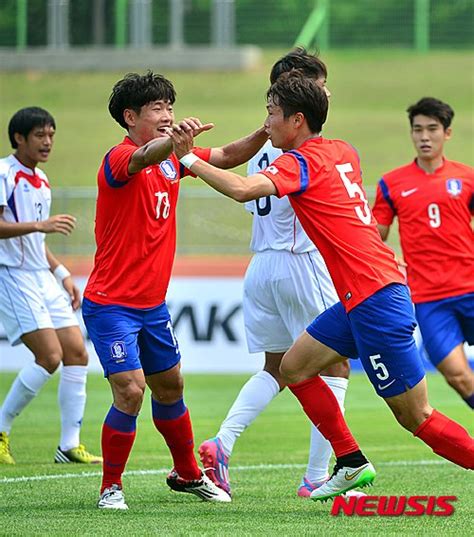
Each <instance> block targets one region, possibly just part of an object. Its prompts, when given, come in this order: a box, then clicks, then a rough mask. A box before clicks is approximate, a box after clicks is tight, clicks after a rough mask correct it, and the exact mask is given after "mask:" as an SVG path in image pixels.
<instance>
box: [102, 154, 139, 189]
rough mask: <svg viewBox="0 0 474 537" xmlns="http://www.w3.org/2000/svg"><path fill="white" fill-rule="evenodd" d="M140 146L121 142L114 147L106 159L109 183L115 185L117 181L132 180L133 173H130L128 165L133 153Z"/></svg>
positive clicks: (105, 169) (106, 175) (105, 164)
mask: <svg viewBox="0 0 474 537" xmlns="http://www.w3.org/2000/svg"><path fill="white" fill-rule="evenodd" d="M137 149H138V148H137V147H136V146H134V145H126V144H121V145H117V146H115V147H114V148H112V149H111V150H110V151H109V152H108V153H107V155H105V159H104V173H105V178H106V180H107V183H108V184H109V185H110V186H113V185H114V184H115V183H116V182H118V183H123V182H127V181H130V179H131V178H132V177H133V175H130V174H129V173H128V165H129V164H130V159H131V158H132V155H133V153H135V151H136V150H137Z"/></svg>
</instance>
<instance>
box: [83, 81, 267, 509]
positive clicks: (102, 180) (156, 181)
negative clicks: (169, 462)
mask: <svg viewBox="0 0 474 537" xmlns="http://www.w3.org/2000/svg"><path fill="white" fill-rule="evenodd" d="M174 101H175V90H174V87H173V85H172V83H171V82H170V81H169V80H167V79H166V78H164V77H163V76H161V75H157V74H153V73H152V72H148V73H147V74H146V75H143V76H141V75H138V74H136V73H132V74H129V75H127V76H126V77H125V78H124V79H122V80H120V81H119V82H117V83H116V84H115V86H114V88H113V91H112V95H111V97H110V101H109V111H110V113H111V115H112V117H113V118H114V119H115V120H116V121H117V122H118V123H119V124H120V126H122V127H123V128H124V129H126V130H127V136H125V138H124V140H123V141H122V143H120V144H118V145H116V146H115V147H113V148H112V149H111V150H110V151H109V152H108V153H107V154H106V155H105V157H104V160H103V162H102V165H101V167H100V169H99V173H98V188H99V194H98V199H97V214H96V228H95V234H96V242H97V252H96V255H95V261H94V268H93V271H92V274H91V275H90V278H89V281H88V283H87V286H86V289H85V293H84V297H85V298H84V304H83V316H84V321H85V323H86V327H87V330H88V332H89V335H90V337H91V340H92V342H93V343H94V346H95V349H96V351H97V354H98V356H99V359H100V361H101V364H102V366H103V368H104V372H105V376H106V377H107V378H108V380H109V383H110V386H111V389H112V393H113V405H112V407H111V408H110V411H109V413H108V415H107V417H106V419H105V423H104V426H103V429H102V452H103V458H104V463H103V478H102V486H101V490H100V498H99V502H98V507H99V508H104V509H127V504H126V503H125V499H124V496H123V492H122V473H123V471H124V468H125V465H126V463H127V460H128V457H129V454H130V451H131V449H132V446H133V442H134V439H135V428H136V419H137V415H138V413H139V411H140V408H141V405H142V401H143V395H144V391H145V386H146V385H148V386H149V388H150V389H151V393H152V399H151V404H152V414H153V422H154V424H155V426H156V428H157V430H158V431H159V432H160V433H161V434H162V435H163V437H164V439H165V441H166V443H167V445H168V447H169V449H170V451H171V455H172V458H173V463H174V468H173V470H172V472H171V473H170V474H169V476H168V478H167V483H168V485H169V486H170V488H172V489H173V490H176V491H179V492H190V493H193V494H195V495H197V496H199V497H200V498H202V499H204V500H209V501H230V496H229V495H228V494H227V493H226V492H224V491H223V490H221V489H220V488H218V487H216V486H215V485H214V483H212V481H211V480H210V479H209V478H208V477H207V476H206V475H204V474H203V473H202V472H201V470H200V469H199V467H198V465H197V462H196V458H195V456H194V452H193V447H194V440H193V432H192V427H191V420H190V417H189V412H188V410H187V408H186V405H185V404H184V401H183V379H182V376H181V373H180V358H181V356H180V352H179V347H178V344H177V341H176V337H175V335H174V332H173V326H172V322H171V319H170V315H169V312H168V309H167V306H166V302H165V298H166V291H167V288H168V283H169V279H170V275H171V268H172V264H173V259H174V254H175V245H176V214H175V212H176V203H177V199H178V190H179V182H180V179H181V177H184V176H185V175H188V174H189V173H190V172H189V170H187V169H185V168H184V167H183V166H181V165H180V163H179V162H178V159H177V157H176V156H175V155H174V154H173V153H172V149H173V148H172V141H171V138H170V137H169V135H168V134H167V129H168V128H169V127H171V126H172V124H173V121H174V114H173V103H174ZM179 125H180V128H181V129H184V130H187V131H190V132H192V133H193V135H197V134H199V133H200V132H202V131H204V130H208V129H209V128H211V127H212V125H211V124H208V125H202V124H201V122H200V121H199V120H198V119H196V118H187V119H184V120H182V121H181V122H180V123H179ZM267 138H268V135H267V134H266V132H265V129H264V128H263V127H262V128H260V129H259V130H257V131H255V132H254V133H253V134H250V135H249V136H247V137H245V138H242V139H241V140H237V141H235V142H233V143H231V144H228V145H226V146H224V147H221V148H213V149H198V150H196V151H197V153H198V154H199V155H200V156H201V157H202V158H203V159H204V160H206V161H209V162H211V163H212V164H215V165H216V166H219V167H225V168H230V167H234V166H237V165H239V164H241V163H243V162H246V161H247V160H248V159H249V158H251V157H252V156H253V154H254V153H255V152H256V151H257V150H258V149H260V147H261V146H262V145H263V143H264V142H265V141H266V139H267Z"/></svg>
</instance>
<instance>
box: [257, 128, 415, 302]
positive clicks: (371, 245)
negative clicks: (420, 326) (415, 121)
mask: <svg viewBox="0 0 474 537" xmlns="http://www.w3.org/2000/svg"><path fill="white" fill-rule="evenodd" d="M262 173H263V174H264V175H266V176H267V177H268V178H269V179H270V180H271V181H272V182H273V183H274V184H275V187H276V189H277V191H278V196H279V197H282V196H285V195H288V196H289V200H290V203H291V205H292V206H293V208H294V210H295V213H296V215H297V216H298V219H299V221H300V222H301V224H302V226H303V228H304V230H305V231H306V233H307V235H308V236H309V238H310V239H311V240H312V241H313V242H314V244H315V245H316V246H317V247H318V249H319V251H320V252H321V254H322V256H323V258H324V260H325V262H326V265H327V267H328V270H329V273H330V275H331V278H332V280H333V282H334V286H335V288H336V291H337V294H338V296H339V298H340V300H341V302H342V304H343V305H344V307H345V309H346V311H350V310H351V309H353V308H355V307H356V306H357V305H359V304H360V303H361V302H363V301H364V300H365V299H366V298H369V297H370V296H371V295H373V294H374V293H375V292H377V291H378V290H380V289H382V288H383V287H385V286H387V285H389V284H391V283H405V278H404V276H403V274H402V273H401V272H400V271H399V270H398V265H397V263H396V261H395V256H394V253H393V252H392V250H391V249H390V248H388V247H387V246H386V245H385V244H384V243H383V242H382V239H381V238H380V235H379V232H378V230H377V227H376V224H375V220H374V218H373V216H372V213H371V211H370V207H369V204H368V202H367V197H366V194H365V192H364V189H363V187H362V179H361V171H360V163H359V157H358V155H357V153H356V151H355V150H354V148H353V147H352V146H351V145H350V144H348V143H347V142H344V141H342V140H328V139H325V138H311V139H310V140H307V141H306V142H304V143H303V144H302V145H301V146H300V147H298V149H296V150H293V151H288V152H286V153H284V154H283V155H282V156H281V157H279V158H277V159H276V160H275V161H274V162H273V164H272V165H271V166H269V167H268V168H266V169H265V170H264V171H263V172H262Z"/></svg>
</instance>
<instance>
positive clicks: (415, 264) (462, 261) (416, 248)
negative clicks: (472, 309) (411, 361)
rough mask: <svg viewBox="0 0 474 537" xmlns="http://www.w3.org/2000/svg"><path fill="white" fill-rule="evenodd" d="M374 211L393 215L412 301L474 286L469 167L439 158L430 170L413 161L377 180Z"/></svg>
mask: <svg viewBox="0 0 474 537" xmlns="http://www.w3.org/2000/svg"><path fill="white" fill-rule="evenodd" d="M373 211H374V216H375V218H376V219H377V221H378V222H379V224H382V225H385V226H390V225H391V224H392V222H393V219H394V217H395V216H396V217H397V218H398V225H399V231H400V242H401V246H402V251H403V257H404V258H405V261H406V263H407V274H408V285H409V286H410V289H411V293H412V298H413V302H415V303H416V304H417V303H420V302H431V301H433V300H442V299H443V298H449V297H453V296H458V295H464V294H466V293H473V292H474V234H473V231H472V227H471V217H472V215H473V214H474V170H473V169H472V168H471V167H470V166H466V165H465V164H461V163H460V162H454V161H449V160H444V161H443V164H442V165H441V166H440V167H439V168H438V169H437V170H436V171H435V172H434V173H432V174H429V173H426V172H425V171H424V170H423V169H422V168H420V167H419V166H418V165H417V163H416V161H414V162H412V163H411V164H408V165H407V166H402V167H401V168H397V169H395V170H392V171H391V172H390V173H387V174H385V175H384V176H383V177H382V179H381V180H380V182H379V184H378V188H377V199H376V202H375V205H374V209H373Z"/></svg>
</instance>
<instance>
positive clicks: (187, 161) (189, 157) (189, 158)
mask: <svg viewBox="0 0 474 537" xmlns="http://www.w3.org/2000/svg"><path fill="white" fill-rule="evenodd" d="M196 160H199V157H198V156H196V155H195V154H194V153H192V152H190V153H186V155H184V157H181V158H180V159H179V161H180V162H181V164H182V165H183V166H184V167H185V168H188V170H189V169H190V168H191V166H192V165H193V164H194V163H195V162H196Z"/></svg>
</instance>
